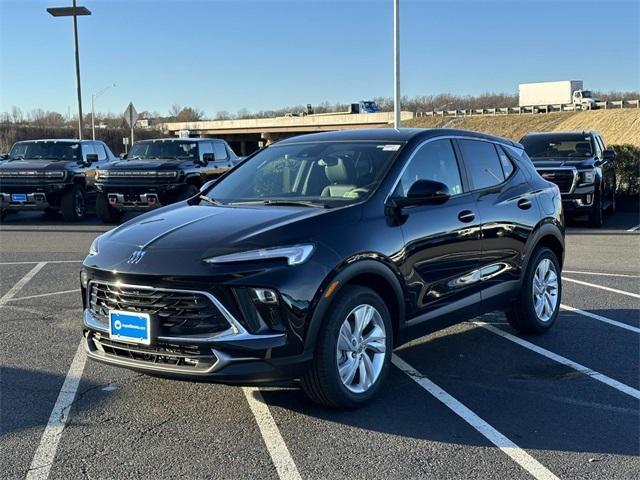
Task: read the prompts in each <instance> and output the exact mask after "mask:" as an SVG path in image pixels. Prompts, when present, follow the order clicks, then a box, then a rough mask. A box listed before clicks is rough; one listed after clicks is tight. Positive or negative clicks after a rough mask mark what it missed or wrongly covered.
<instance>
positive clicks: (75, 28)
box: [73, 0, 83, 140]
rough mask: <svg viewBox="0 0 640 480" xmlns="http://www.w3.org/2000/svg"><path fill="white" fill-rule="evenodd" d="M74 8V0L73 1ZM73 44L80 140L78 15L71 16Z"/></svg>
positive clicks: (80, 91)
mask: <svg viewBox="0 0 640 480" xmlns="http://www.w3.org/2000/svg"><path fill="white" fill-rule="evenodd" d="M73 8H74V9H75V8H76V0H73ZM73 43H74V46H75V50H76V86H77V90H78V136H79V139H80V140H82V120H83V119H82V87H81V86H80V52H79V50H78V15H76V14H75V12H74V14H73Z"/></svg>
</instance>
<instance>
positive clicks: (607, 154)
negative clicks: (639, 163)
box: [602, 150, 616, 161]
mask: <svg viewBox="0 0 640 480" xmlns="http://www.w3.org/2000/svg"><path fill="white" fill-rule="evenodd" d="M614 158H616V151H615V150H605V151H604V152H602V159H603V160H606V161H611V160H613V159H614Z"/></svg>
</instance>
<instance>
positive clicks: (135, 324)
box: [109, 310, 151, 345]
mask: <svg viewBox="0 0 640 480" xmlns="http://www.w3.org/2000/svg"><path fill="white" fill-rule="evenodd" d="M150 330H151V318H150V317H149V314H148V313H138V312H123V311H120V310H111V311H109V335H110V336H111V339H112V340H120V341H123V342H129V343H142V344H144V345H149V343H151V333H150Z"/></svg>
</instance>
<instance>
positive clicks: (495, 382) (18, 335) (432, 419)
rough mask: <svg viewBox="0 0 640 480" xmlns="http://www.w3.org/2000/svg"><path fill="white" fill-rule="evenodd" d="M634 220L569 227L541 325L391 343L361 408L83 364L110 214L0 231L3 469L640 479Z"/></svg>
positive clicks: (68, 473) (24, 222)
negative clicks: (84, 312)
mask: <svg viewBox="0 0 640 480" xmlns="http://www.w3.org/2000/svg"><path fill="white" fill-rule="evenodd" d="M638 224H640V219H639V218H638V215H634V214H618V215H617V216H616V217H613V218H609V219H607V223H606V224H605V227H604V228H603V229H601V230H590V229H587V228H584V227H582V226H581V225H580V224H576V225H574V226H572V227H571V228H570V229H569V230H568V234H567V254H566V263H565V267H564V268H565V271H564V275H563V277H564V282H563V286H564V293H563V300H562V304H563V310H562V312H561V316H560V318H559V321H558V323H557V325H556V326H555V328H554V329H553V330H552V331H551V332H549V333H548V334H546V335H544V336H539V337H523V336H519V335H517V334H516V332H515V331H513V330H512V329H511V328H510V327H509V326H508V325H507V324H506V321H505V319H504V316H503V315H502V314H490V315H485V316H483V317H480V318H477V319H475V321H474V322H466V323H463V324H460V325H457V326H455V327H452V328H449V329H447V330H444V331H441V332H438V333H437V334H433V335H429V336H426V337H423V338H420V339H418V340H416V341H414V342H412V343H410V344H408V345H405V346H403V347H401V348H399V349H397V350H396V352H395V356H394V365H395V366H394V367H393V370H392V372H391V375H390V377H389V380H388V383H387V385H386V387H385V388H384V390H383V393H382V395H380V396H379V397H378V398H376V399H375V401H373V402H372V403H370V404H369V405H367V406H366V407H365V408H362V409H360V410H357V411H353V412H336V411H331V410H326V409H323V408H321V407H318V406H316V405H314V404H312V403H311V402H310V401H309V400H307V398H306V397H305V396H304V395H303V394H302V392H301V391H299V390H297V389H296V388H280V389H276V388H264V389H260V390H257V389H255V388H240V387H230V386H224V385H215V384H198V383H191V382H185V381H172V380H166V379H160V378H155V377H150V376H146V375H142V374H139V373H135V372H130V371H126V370H122V369H117V368H113V367H108V366H104V365H100V364H97V363H94V362H89V361H87V362H86V363H85V357H84V353H83V351H82V349H79V342H80V315H81V302H80V298H79V292H78V271H79V266H80V262H81V260H82V258H83V257H84V255H85V253H86V252H87V251H88V248H89V245H90V243H91V241H92V240H93V238H95V237H96V236H97V235H98V234H99V233H101V232H103V231H105V230H106V229H107V227H105V226H103V225H100V224H99V223H98V222H97V220H94V219H90V220H88V221H86V222H84V223H82V224H77V225H76V224H65V223H64V222H62V221H61V220H55V219H53V220H51V219H45V218H44V217H42V216H40V215H39V214H25V215H20V216H13V217H10V218H8V219H7V221H6V222H5V223H4V224H2V225H1V226H0V359H1V362H0V363H1V365H2V376H1V379H0V380H1V385H0V407H1V409H0V410H1V413H0V415H1V416H0V419H1V430H0V458H1V460H0V477H1V478H7V479H13V478H25V477H27V478H47V477H48V478H66V479H75V478H99V479H114V478H142V477H145V478H146V477H153V478H162V479H165V478H167V479H168V478H178V477H185V478H197V479H200V478H246V479H261V478H271V479H274V478H281V479H285V478H286V479H295V478H304V479H307V478H312V479H316V478H318V479H320V478H323V479H324V478H362V479H365V478H366V479H374V478H380V479H396V478H398V479H400V478H402V479H404V478H437V479H441V478H531V477H534V478H544V479H551V478H556V477H558V478H597V479H613V478H620V479H630V478H638V474H639V472H640V456H639V455H640V440H639V438H640V437H639V432H640V408H639V407H640V404H639V400H640V369H639V368H640V367H639V366H640V342H639V340H640V337H639V334H640V229H639V230H636V231H631V230H632V229H633V228H634V227H636V226H637V225H638Z"/></svg>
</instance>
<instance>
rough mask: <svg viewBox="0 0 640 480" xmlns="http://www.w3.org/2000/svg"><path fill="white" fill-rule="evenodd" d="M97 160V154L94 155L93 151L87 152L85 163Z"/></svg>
mask: <svg viewBox="0 0 640 480" xmlns="http://www.w3.org/2000/svg"><path fill="white" fill-rule="evenodd" d="M97 161H98V155H96V154H95V153H88V154H87V163H88V164H89V165H90V164H92V163H96V162H97Z"/></svg>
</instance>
